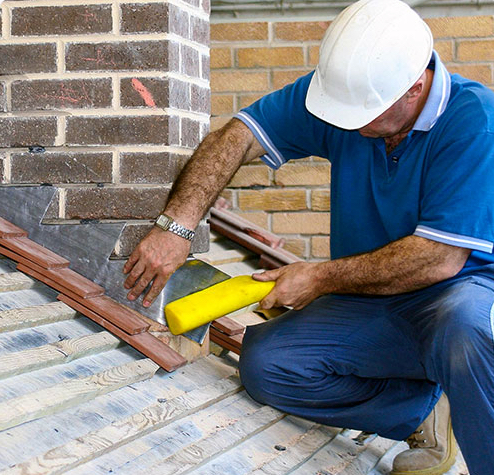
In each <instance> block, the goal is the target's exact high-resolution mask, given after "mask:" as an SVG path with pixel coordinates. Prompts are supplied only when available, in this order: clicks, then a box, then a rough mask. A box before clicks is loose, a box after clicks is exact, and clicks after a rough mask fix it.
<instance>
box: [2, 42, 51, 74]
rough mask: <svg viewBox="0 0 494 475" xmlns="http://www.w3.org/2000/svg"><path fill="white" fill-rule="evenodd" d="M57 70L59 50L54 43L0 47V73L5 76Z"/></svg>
mask: <svg viewBox="0 0 494 475" xmlns="http://www.w3.org/2000/svg"><path fill="white" fill-rule="evenodd" d="M56 70H57V48H56V45H55V44H53V43H42V44H30V45H0V71H1V72H2V75H4V76H5V75H7V74H27V73H51V72H54V71H56Z"/></svg>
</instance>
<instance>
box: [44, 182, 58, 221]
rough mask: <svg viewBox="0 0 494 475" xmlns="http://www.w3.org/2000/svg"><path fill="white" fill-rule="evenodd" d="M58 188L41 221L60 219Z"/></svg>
mask: <svg viewBox="0 0 494 475" xmlns="http://www.w3.org/2000/svg"><path fill="white" fill-rule="evenodd" d="M59 193H60V188H57V193H56V194H55V195H54V196H53V198H52V200H51V201H50V204H49V205H48V209H47V210H46V213H45V215H44V216H43V219H42V222H43V221H50V220H55V219H59V217H60V197H59Z"/></svg>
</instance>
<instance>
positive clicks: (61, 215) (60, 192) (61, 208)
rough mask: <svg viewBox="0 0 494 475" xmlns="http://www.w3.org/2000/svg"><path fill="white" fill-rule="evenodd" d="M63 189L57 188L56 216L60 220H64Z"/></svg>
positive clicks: (64, 193)
mask: <svg viewBox="0 0 494 475" xmlns="http://www.w3.org/2000/svg"><path fill="white" fill-rule="evenodd" d="M66 196H67V195H66V190H65V188H58V216H59V218H60V219H65V198H66Z"/></svg>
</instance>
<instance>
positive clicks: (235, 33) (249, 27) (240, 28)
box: [211, 22, 268, 41]
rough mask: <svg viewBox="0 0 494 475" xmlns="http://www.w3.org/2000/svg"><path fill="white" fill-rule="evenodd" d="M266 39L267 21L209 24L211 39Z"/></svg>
mask: <svg viewBox="0 0 494 475" xmlns="http://www.w3.org/2000/svg"><path fill="white" fill-rule="evenodd" d="M267 39H268V24H267V23H260V22H255V23H254V22H253V23H213V24H211V41H252V40H267Z"/></svg>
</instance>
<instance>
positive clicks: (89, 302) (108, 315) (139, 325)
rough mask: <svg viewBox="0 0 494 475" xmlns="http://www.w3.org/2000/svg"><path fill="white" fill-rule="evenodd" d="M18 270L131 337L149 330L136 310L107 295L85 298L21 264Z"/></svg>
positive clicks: (147, 324)
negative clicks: (97, 315)
mask: <svg viewBox="0 0 494 475" xmlns="http://www.w3.org/2000/svg"><path fill="white" fill-rule="evenodd" d="M17 269H18V270H19V271H21V272H24V273H26V274H28V275H30V276H31V277H34V278H35V279H38V280H40V281H41V282H44V283H45V284H46V285H49V286H50V287H53V288H54V289H56V290H58V291H60V292H62V293H64V294H66V295H70V298H72V299H73V300H75V301H77V302H79V303H81V304H82V305H84V306H86V307H88V308H90V309H91V310H94V311H95V312H97V313H99V314H100V315H101V316H102V317H104V318H105V319H106V320H108V321H109V322H111V323H112V324H114V325H115V326H116V327H118V328H120V329H121V330H123V331H124V332H126V333H128V334H129V335H136V334H138V333H142V332H144V331H146V330H147V329H148V328H149V323H147V322H146V321H144V320H143V319H142V318H140V316H139V314H138V313H137V312H135V311H134V310H132V309H130V308H128V307H125V306H124V305H121V304H119V303H118V302H115V300H113V299H111V298H110V297H107V296H105V295H103V296H100V297H92V298H86V299H85V298H83V297H80V296H79V295H76V294H74V293H73V292H70V291H66V290H64V289H63V287H62V286H60V284H59V283H58V282H55V281H54V280H52V279H50V278H48V277H46V275H43V274H41V273H40V272H37V271H35V270H33V269H31V268H29V267H27V266H25V265H23V264H19V265H18V266H17Z"/></svg>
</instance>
